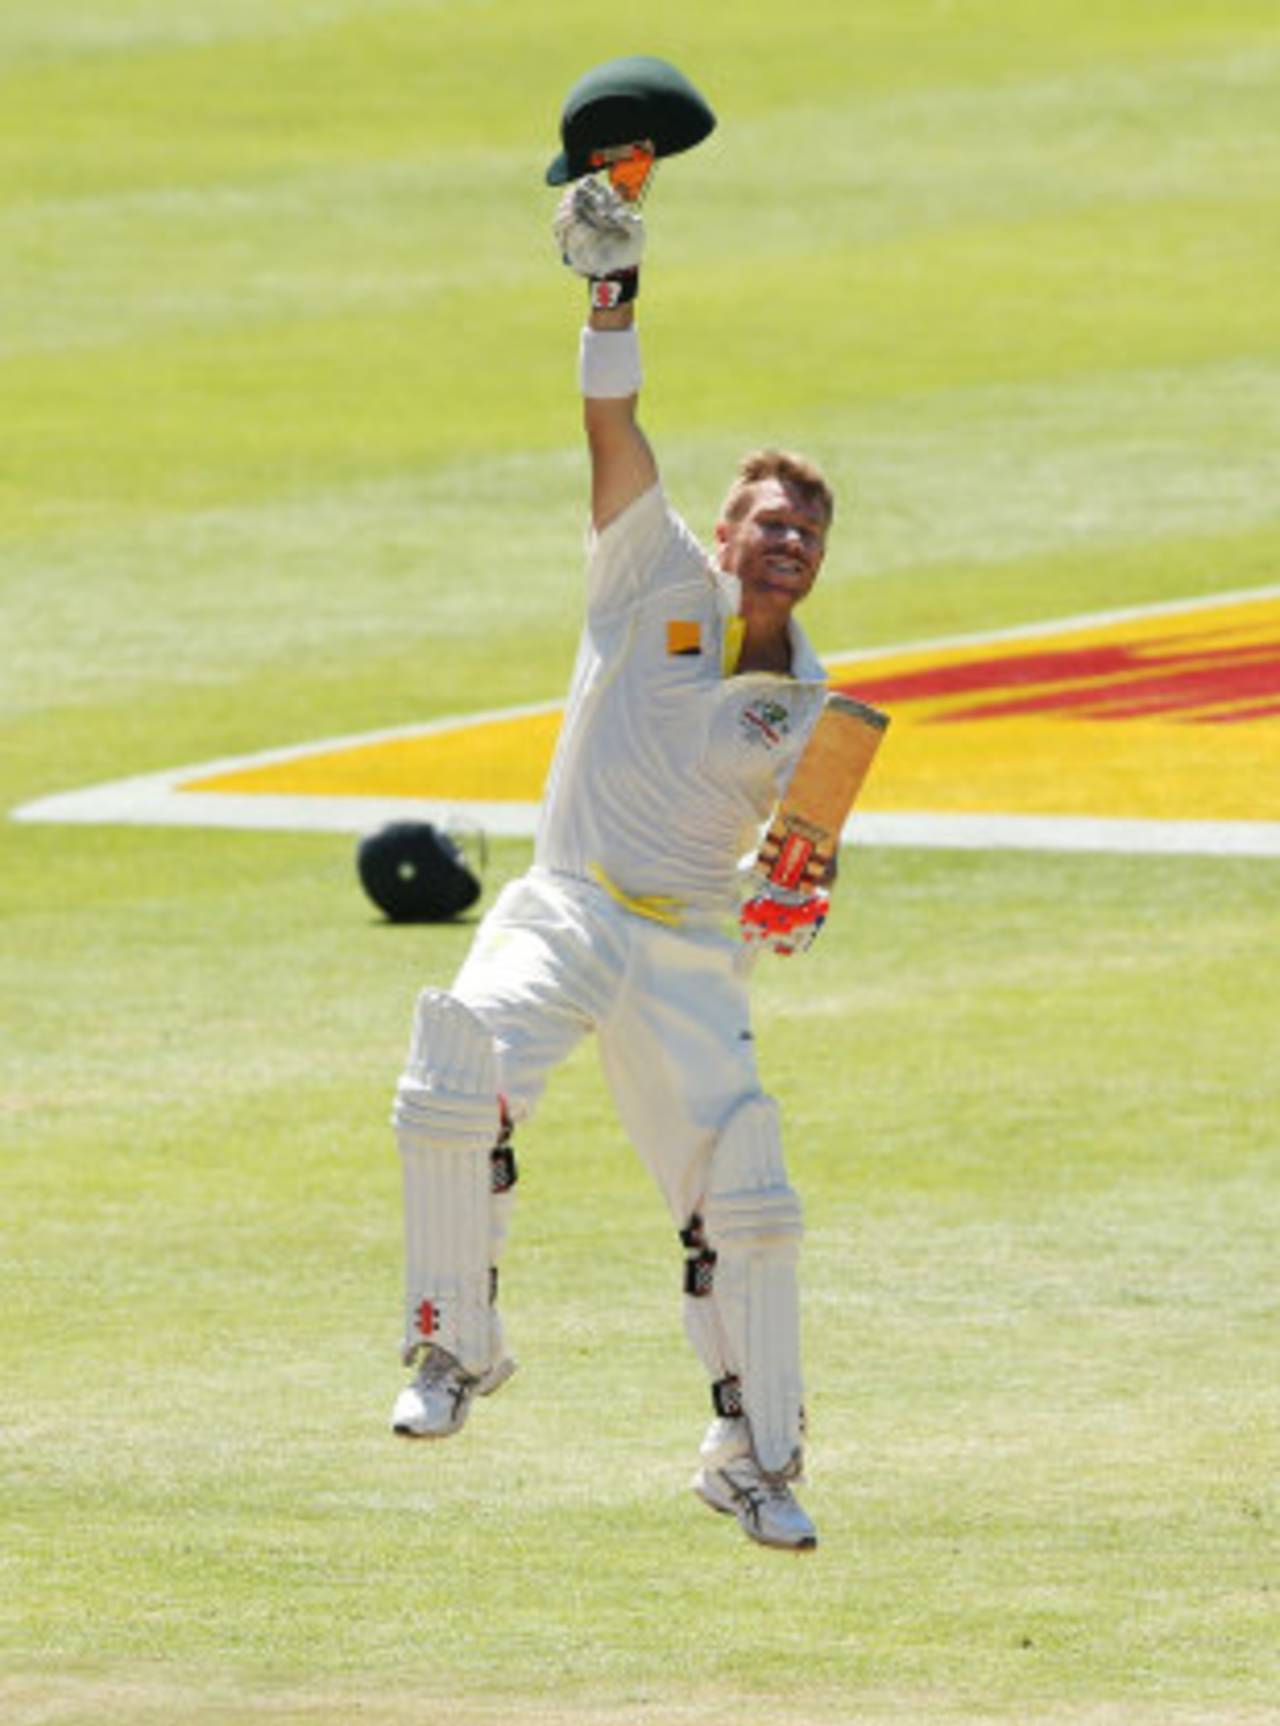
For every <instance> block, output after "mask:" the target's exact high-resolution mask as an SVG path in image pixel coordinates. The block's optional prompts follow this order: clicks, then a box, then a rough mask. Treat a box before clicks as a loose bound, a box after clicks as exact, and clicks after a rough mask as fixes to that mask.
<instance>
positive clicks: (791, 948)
mask: <svg viewBox="0 0 1280 1726" xmlns="http://www.w3.org/2000/svg"><path fill="white" fill-rule="evenodd" d="M830 909H831V897H830V895H829V894H827V893H824V892H823V890H822V889H821V887H818V888H815V889H814V890H813V891H812V892H792V891H790V890H789V889H788V888H786V887H775V886H773V885H772V884H771V883H766V884H765V885H764V886H763V887H762V888H761V889H760V891H759V892H758V893H755V894H753V895H752V897H751V898H750V899H748V900H746V902H745V903H744V904H743V906H742V909H741V911H740V912H739V913H738V921H739V924H740V925H741V928H742V939H743V940H744V941H745V942H746V943H747V945H748V946H749V947H750V946H760V947H767V948H768V949H769V951H770V952H771V953H780V954H782V955H783V957H786V956H788V955H790V954H792V953H807V952H808V951H809V949H810V947H812V946H813V943H814V942H815V941H816V940H817V939H818V935H819V934H820V932H821V930H822V925H823V924H824V923H825V922H826V920H827V912H828V911H829V910H830Z"/></svg>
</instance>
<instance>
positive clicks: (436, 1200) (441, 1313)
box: [392, 989, 505, 1374]
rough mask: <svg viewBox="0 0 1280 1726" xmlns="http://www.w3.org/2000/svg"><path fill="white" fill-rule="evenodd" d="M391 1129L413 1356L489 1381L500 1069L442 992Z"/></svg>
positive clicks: (470, 1021) (428, 1014) (494, 1337)
mask: <svg viewBox="0 0 1280 1726" xmlns="http://www.w3.org/2000/svg"><path fill="white" fill-rule="evenodd" d="M392 1120H393V1123H394V1126H395V1132H396V1143H397V1145H398V1146H399V1149H400V1159H401V1168H402V1170H403V1175H404V1215H405V1352H406V1355H407V1354H408V1353H409V1352H410V1351H411V1350H412V1349H413V1348H414V1347H416V1346H417V1344H418V1343H420V1342H423V1341H428V1342H433V1343H435V1344H437V1345H438V1346H439V1347H440V1348H444V1349H447V1350H448V1351H449V1353H450V1354H452V1355H454V1356H455V1357H456V1359H457V1360H458V1361H459V1362H460V1364H461V1365H462V1366H463V1367H464V1368H465V1369H466V1370H467V1371H468V1372H473V1373H476V1374H482V1373H484V1372H486V1371H487V1370H488V1368H489V1367H490V1366H491V1365H492V1364H493V1359H494V1352H495V1349H497V1348H499V1347H500V1326H499V1325H498V1322H497V1315H496V1314H495V1313H494V1311H493V1307H492V1302H491V1293H492V1272H491V1266H492V1264H493V1251H494V1241H495V1235H496V1234H498V1233H500V1232H502V1231H500V1230H498V1229H496V1228H495V1223H496V1220H497V1219H495V1216H494V1199H493V1192H492V1173H491V1169H490V1153H491V1151H492V1150H493V1147H494V1145H495V1144H496V1143H497V1141H498V1135H499V1132H500V1130H501V1125H502V1117H501V1109H500V1106H499V1103H498V1075H497V1062H496V1059H495V1055H494V1049H493V1039H492V1038H491V1037H490V1035H489V1033H488V1031H486V1030H485V1028H484V1026H483V1025H482V1024H481V1022H480V1020H479V1019H477V1018H476V1016H475V1014H474V1013H472V1012H471V1010H470V1008H468V1007H466V1006H464V1005H463V1004H462V1002H461V1001H458V1000H456V999H455V998H454V997H453V996H452V995H449V994H446V993H445V992H444V991H442V990H439V989H424V990H423V992H422V994H421V995H420V997H419V999H418V1004H417V1007H416V1009H415V1012H414V1021H413V1035H412V1038H411V1040H410V1045H409V1058H408V1061H407V1063H406V1065H405V1070H404V1073H403V1075H402V1077H401V1079H400V1083H399V1086H398V1087H397V1090H396V1101H395V1109H394V1113H393V1116H392ZM503 1221H504V1222H505V1214H504V1217H503Z"/></svg>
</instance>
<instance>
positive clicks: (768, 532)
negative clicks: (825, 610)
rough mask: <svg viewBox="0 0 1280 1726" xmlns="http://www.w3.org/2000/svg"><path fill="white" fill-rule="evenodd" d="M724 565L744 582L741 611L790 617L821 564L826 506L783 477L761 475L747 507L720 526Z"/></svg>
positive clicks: (746, 614) (825, 528) (824, 539)
mask: <svg viewBox="0 0 1280 1726" xmlns="http://www.w3.org/2000/svg"><path fill="white" fill-rule="evenodd" d="M716 539H717V541H718V542H719V548H720V567H721V568H722V569H724V570H726V571H727V572H728V573H729V574H730V575H736V576H737V578H738V580H739V581H740V582H741V583H742V612H743V616H744V617H750V616H751V615H753V614H755V615H769V616H772V615H776V616H777V617H778V618H780V619H782V618H786V617H787V616H789V615H790V612H791V609H792V607H793V606H795V605H798V604H799V602H800V601H801V600H802V599H803V598H804V597H805V595H806V594H807V593H808V592H809V589H810V588H811V587H812V586H813V584H814V582H815V581H816V580H817V577H818V570H819V569H820V568H821V566H822V556H823V553H824V551H825V550H826V544H827V525H826V521H825V519H824V517H823V514H822V511H821V509H820V508H818V507H817V506H816V505H814V504H812V503H809V502H807V501H806V500H805V499H804V498H803V497H802V496H801V495H800V493H799V492H797V491H795V490H794V489H793V488H792V487H791V486H789V485H787V484H785V483H784V482H783V481H782V480H779V479H764V480H760V481H759V482H758V483H757V484H756V486H755V487H754V488H753V490H752V493H751V500H750V503H749V504H748V506H747V508H746V511H745V512H744V513H743V514H742V515H741V516H739V517H738V518H737V520H736V521H721V522H719V523H718V524H717V527H716Z"/></svg>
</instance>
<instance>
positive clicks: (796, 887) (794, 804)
mask: <svg viewBox="0 0 1280 1726" xmlns="http://www.w3.org/2000/svg"><path fill="white" fill-rule="evenodd" d="M888 728H889V716H888V714H887V713H881V712H880V710H879V708H876V707H868V705H867V704H866V702H864V701H855V700H854V699H853V697H852V696H851V695H839V694H834V693H833V694H830V695H828V696H827V698H826V700H825V701H824V703H823V706H822V712H821V714H820V715H819V717H818V723H817V724H816V725H815V726H814V728H813V732H812V734H811V735H810V738H809V741H808V743H807V744H806V745H805V748H804V753H803V754H802V755H801V757H800V760H799V761H798V762H797V764H796V770H795V772H794V773H793V774H792V776H791V783H790V784H789V785H788V786H787V789H786V791H785V793H784V794H783V796H782V799H781V801H780V802H779V804H778V807H777V808H776V809H775V810H774V812H773V819H772V821H771V822H770V823H769V829H768V832H767V833H766V834H765V836H764V838H763V839H762V840H761V842H760V849H759V851H758V852H757V854H756V861H755V870H756V873H757V874H758V875H760V876H761V877H762V878H763V880H764V881H766V882H767V883H768V884H769V885H770V886H772V887H781V888H783V889H785V890H786V891H788V892H800V893H804V892H809V891H811V890H812V889H814V888H816V887H821V886H822V885H823V883H824V881H825V880H826V877H827V871H828V869H829V868H830V866H831V859H832V858H833V857H834V856H835V853H836V847H837V846H838V845H839V843H840V834H841V832H842V831H843V828H844V824H845V822H846V820H847V819H848V816H849V811H850V810H851V809H852V808H853V805H854V801H855V799H856V798H857V796H858V793H859V792H860V791H861V790H862V786H863V783H864V781H865V780H866V777H867V774H868V773H869V772H870V771H871V763H872V762H873V761H874V760H875V756H876V751H877V750H878V749H879V747H880V745H881V743H882V742H883V741H884V734H885V732H886V731H887V730H888Z"/></svg>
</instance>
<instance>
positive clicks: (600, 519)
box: [582, 305, 658, 532]
mask: <svg viewBox="0 0 1280 1726" xmlns="http://www.w3.org/2000/svg"><path fill="white" fill-rule="evenodd" d="M634 315H635V307H634V306H631V305H627V306H615V307H613V308H611V309H610V310H607V311H600V310H593V311H592V313H591V316H590V319H589V321H588V324H587V329H586V331H584V341H583V349H584V353H583V367H582V371H583V378H582V387H583V396H582V419H583V424H584V426H585V427H586V432H587V448H588V450H589V451H590V453H591V520H592V522H593V524H594V525H595V528H596V531H597V532H599V530H600V529H601V528H603V527H607V526H608V524H609V523H610V522H611V521H612V520H613V519H614V517H615V516H618V515H621V514H622V512H623V510H624V509H626V508H627V506H628V504H632V503H634V502H635V500H636V499H637V498H638V497H641V496H643V494H644V493H645V492H647V491H648V490H649V489H650V488H651V487H652V486H654V485H656V484H657V480H658V464H657V462H656V460H655V459H654V454H653V450H652V449H651V448H650V447H649V440H648V438H647V437H646V436H645V435H644V432H643V431H642V430H641V429H640V423H639V421H638V420H637V418H636V406H637V403H638V402H639V399H640V395H639V390H638V388H637V390H636V391H634V392H633V393H632V394H630V395H625V396H601V395H591V394H588V393H587V392H588V391H589V390H590V389H591V388H592V387H593V384H594V387H596V388H599V387H601V385H600V383H599V382H598V381H597V380H593V378H592V375H591V373H592V366H591V358H592V357H594V356H593V355H592V353H591V350H592V349H596V350H599V348H600V347H602V346H603V348H604V350H605V351H604V353H603V359H604V362H605V363H604V365H603V366H601V367H600V368H599V371H600V376H601V377H607V376H608V374H609V373H610V372H611V371H616V370H617V369H618V367H617V363H616V362H617V359H618V358H622V356H620V355H619V356H615V355H614V354H612V353H610V352H609V351H608V349H609V348H610V347H611V346H612V345H613V344H615V343H616V344H619V345H621V344H624V343H625V344H627V345H628V346H629V347H631V349H632V354H633V355H634V357H635V361H636V366H637V369H638V365H639V343H638V341H637V339H636V332H635V323H634ZM632 354H629V355H627V356H626V358H627V359H630V358H631V357H632ZM624 363H625V360H624Z"/></svg>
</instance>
